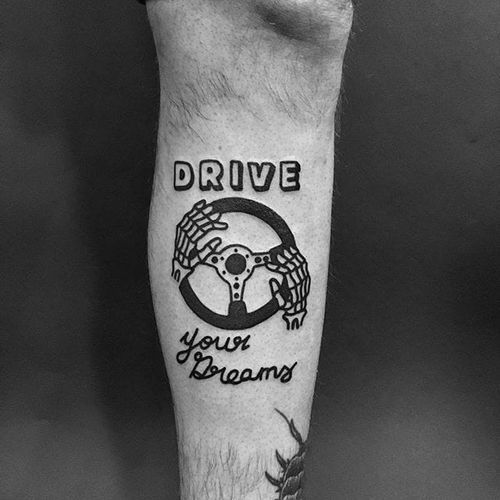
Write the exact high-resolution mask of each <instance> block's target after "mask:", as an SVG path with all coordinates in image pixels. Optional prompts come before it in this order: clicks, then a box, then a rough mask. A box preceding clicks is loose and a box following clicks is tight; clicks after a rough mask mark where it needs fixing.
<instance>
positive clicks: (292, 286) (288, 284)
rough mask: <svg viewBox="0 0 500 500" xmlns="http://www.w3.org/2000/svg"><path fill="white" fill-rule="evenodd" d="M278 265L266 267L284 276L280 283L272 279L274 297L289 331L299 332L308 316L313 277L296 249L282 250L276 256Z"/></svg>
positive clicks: (270, 283)
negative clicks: (308, 297) (282, 312)
mask: <svg viewBox="0 0 500 500" xmlns="http://www.w3.org/2000/svg"><path fill="white" fill-rule="evenodd" d="M276 260H277V261H278V264H273V263H271V262H269V263H268V264H266V267H267V268H268V269H269V270H270V271H274V272H277V273H280V274H282V275H283V281H282V283H280V282H279V281H278V280H276V279H274V278H273V279H271V281H270V282H269V285H270V287H271V293H272V294H273V297H275V298H276V299H277V300H278V304H279V306H280V309H281V310H282V311H284V314H283V319H284V320H285V322H286V326H287V330H297V329H298V328H300V327H301V326H302V323H303V322H304V318H305V317H306V314H307V296H308V295H309V290H310V288H311V277H310V276H309V270H308V267H307V262H306V260H305V259H304V257H303V256H302V254H301V253H300V252H299V251H298V250H297V249H296V248H293V247H292V248H289V249H284V250H282V252H281V253H279V254H278V255H277V256H276Z"/></svg>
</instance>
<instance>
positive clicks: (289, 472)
mask: <svg viewBox="0 0 500 500" xmlns="http://www.w3.org/2000/svg"><path fill="white" fill-rule="evenodd" d="M276 411H277V412H278V413H279V414H280V415H281V416H282V417H283V418H284V419H285V422H286V423H287V424H288V428H289V429H290V433H291V434H292V436H293V438H294V439H295V441H297V444H298V445H299V449H298V450H297V453H295V455H294V456H293V457H291V458H289V459H285V458H283V457H282V456H281V455H280V453H279V452H278V450H276V460H277V461H278V463H279V465H280V468H281V472H280V476H279V478H278V479H276V478H274V477H273V476H271V475H270V474H269V473H268V472H266V478H267V480H268V481H269V482H270V483H271V484H272V485H273V486H276V493H278V498H277V499H276V500H304V493H303V486H304V460H305V455H306V451H307V445H306V442H305V441H304V440H303V439H302V436H301V435H300V432H299V431H298V430H297V428H296V427H295V423H294V422H293V419H292V420H289V419H288V418H287V417H286V416H285V415H284V414H283V413H281V412H280V411H279V410H276Z"/></svg>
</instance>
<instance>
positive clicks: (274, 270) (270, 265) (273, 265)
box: [266, 262, 281, 272]
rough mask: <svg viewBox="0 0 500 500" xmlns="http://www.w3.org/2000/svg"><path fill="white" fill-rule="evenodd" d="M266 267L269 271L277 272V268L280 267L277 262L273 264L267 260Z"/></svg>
mask: <svg viewBox="0 0 500 500" xmlns="http://www.w3.org/2000/svg"><path fill="white" fill-rule="evenodd" d="M266 268H267V269H269V271H273V272H279V270H280V269H281V268H280V266H278V265H277V264H273V263H272V262H268V263H267V264H266Z"/></svg>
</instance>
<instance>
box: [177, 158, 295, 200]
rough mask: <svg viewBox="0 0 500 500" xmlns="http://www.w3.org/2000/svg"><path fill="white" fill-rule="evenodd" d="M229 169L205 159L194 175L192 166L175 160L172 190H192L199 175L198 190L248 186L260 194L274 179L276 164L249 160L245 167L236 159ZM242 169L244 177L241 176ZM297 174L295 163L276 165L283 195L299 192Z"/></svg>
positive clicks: (268, 187) (219, 163) (237, 189)
mask: <svg viewBox="0 0 500 500" xmlns="http://www.w3.org/2000/svg"><path fill="white" fill-rule="evenodd" d="M245 167H246V168H245ZM228 170H229V175H227V173H226V171H225V168H224V165H223V164H222V163H221V162H220V161H218V160H212V159H207V160H202V161H200V163H199V166H198V171H197V174H196V171H195V169H194V168H193V166H192V165H191V163H189V162H187V161H176V162H175V163H174V189H175V191H187V190H188V189H191V188H192V187H193V186H194V184H195V177H196V175H198V187H199V189H200V190H201V191H222V190H224V189H232V190H233V191H242V190H243V186H244V185H245V184H248V183H249V184H250V186H251V187H252V189H253V190H254V191H256V192H257V193H262V192H266V191H269V189H270V188H271V186H272V184H273V181H274V179H275V178H276V177H277V176H276V175H275V174H276V170H277V168H276V165H275V164H274V163H272V162H270V161H263V162H255V161H249V162H247V163H246V164H244V163H243V162H241V161H238V160H231V161H230V162H229V168H228ZM245 170H246V175H244V174H245ZM300 171H301V167H300V163H299V162H298V161H281V162H280V164H279V173H280V175H279V188H280V189H281V190H282V191H283V192H285V193H288V192H291V191H299V190H300ZM227 177H229V179H227ZM276 182H277V181H276Z"/></svg>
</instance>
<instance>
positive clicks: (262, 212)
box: [172, 198, 311, 330]
mask: <svg viewBox="0 0 500 500" xmlns="http://www.w3.org/2000/svg"><path fill="white" fill-rule="evenodd" d="M225 213H245V214H248V215H252V216H254V217H257V218H258V219H260V220H262V221H263V222H265V223H266V224H267V225H268V226H270V227H271V229H273V230H274V232H275V233H276V234H277V235H278V237H279V238H280V240H281V244H280V245H278V246H277V247H274V248H271V249H270V250H268V251H267V252H253V251H252V250H251V249H249V248H247V247H246V246H243V245H240V244H233V245H229V246H226V247H224V248H221V245H222V239H221V238H220V237H215V238H213V239H210V240H209V241H208V243H206V244H204V245H199V242H200V240H201V239H202V238H203V237H205V236H207V235H208V234H209V233H210V232H211V231H214V230H226V229H228V225H227V223H225V222H222V221H221V217H222V215H223V214H225ZM199 265H206V266H209V267H212V268H213V269H215V271H216V272H217V275H218V276H219V277H220V278H221V279H222V280H223V281H224V282H225V283H226V284H227V285H228V288H229V305H228V313H227V314H226V315H223V314H218V313H216V312H214V311H212V310H211V309H209V308H208V307H207V306H206V305H205V304H203V303H202V302H201V300H200V299H199V298H198V296H197V295H196V294H195V292H194V291H193V289H192V287H191V284H190V283H189V277H190V275H191V274H192V273H193V272H194V270H195V269H196V268H197V267H198V266H199ZM258 267H265V268H266V269H268V270H269V271H271V272H273V273H277V275H281V280H279V279H276V278H272V279H271V280H270V282H269V286H270V291H271V296H270V299H269V301H268V302H267V303H266V304H264V305H263V306H261V307H259V308H258V309H257V310H255V311H250V312H249V311H248V310H247V305H246V303H245V301H244V294H245V285H246V283H247V282H248V280H249V279H250V278H251V277H252V276H253V274H254V271H255V269H256V268H258ZM172 276H173V278H174V279H175V280H176V281H177V282H178V283H179V289H180V291H181V294H182V296H183V297H184V300H185V301H186V303H187V304H188V306H189V307H190V308H191V310H192V311H193V312H194V313H195V314H197V315H198V316H199V317H200V318H202V319H203V320H204V321H206V322H207V323H209V324H211V325H213V326H216V327H218V328H222V329H226V330H243V329H246V328H251V327H252V326H255V325H257V324H259V323H262V322H263V321H265V320H267V319H269V318H270V317H271V316H273V315H274V314H275V313H276V312H278V311H279V310H281V311H282V312H283V319H284V321H285V323H286V326H287V329H288V330H296V329H298V328H300V327H301V326H302V324H303V322H304V318H305V316H306V314H307V297H308V295H309V291H310V287H311V278H310V275H309V271H308V266H307V262H306V260H305V258H304V256H303V255H302V254H301V253H300V252H299V250H298V249H297V246H296V243H295V238H294V236H293V234H292V232H291V231H290V228H289V227H288V225H287V224H286V223H285V221H284V220H283V219H282V218H281V217H280V216H279V215H278V214H277V213H276V212H274V211H273V210H271V209H270V208H269V207H267V206H265V205H263V204H261V203H258V202H255V201H253V200H248V199H245V198H224V199H220V200H217V201H215V202H213V203H211V204H207V202H206V201H205V200H201V201H199V202H198V203H196V204H195V205H194V206H193V208H192V209H191V210H190V211H189V212H188V213H186V214H185V215H184V217H183V218H182V220H181V221H180V223H179V224H178V225H177V231H176V238H175V250H174V258H173V260H172Z"/></svg>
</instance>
